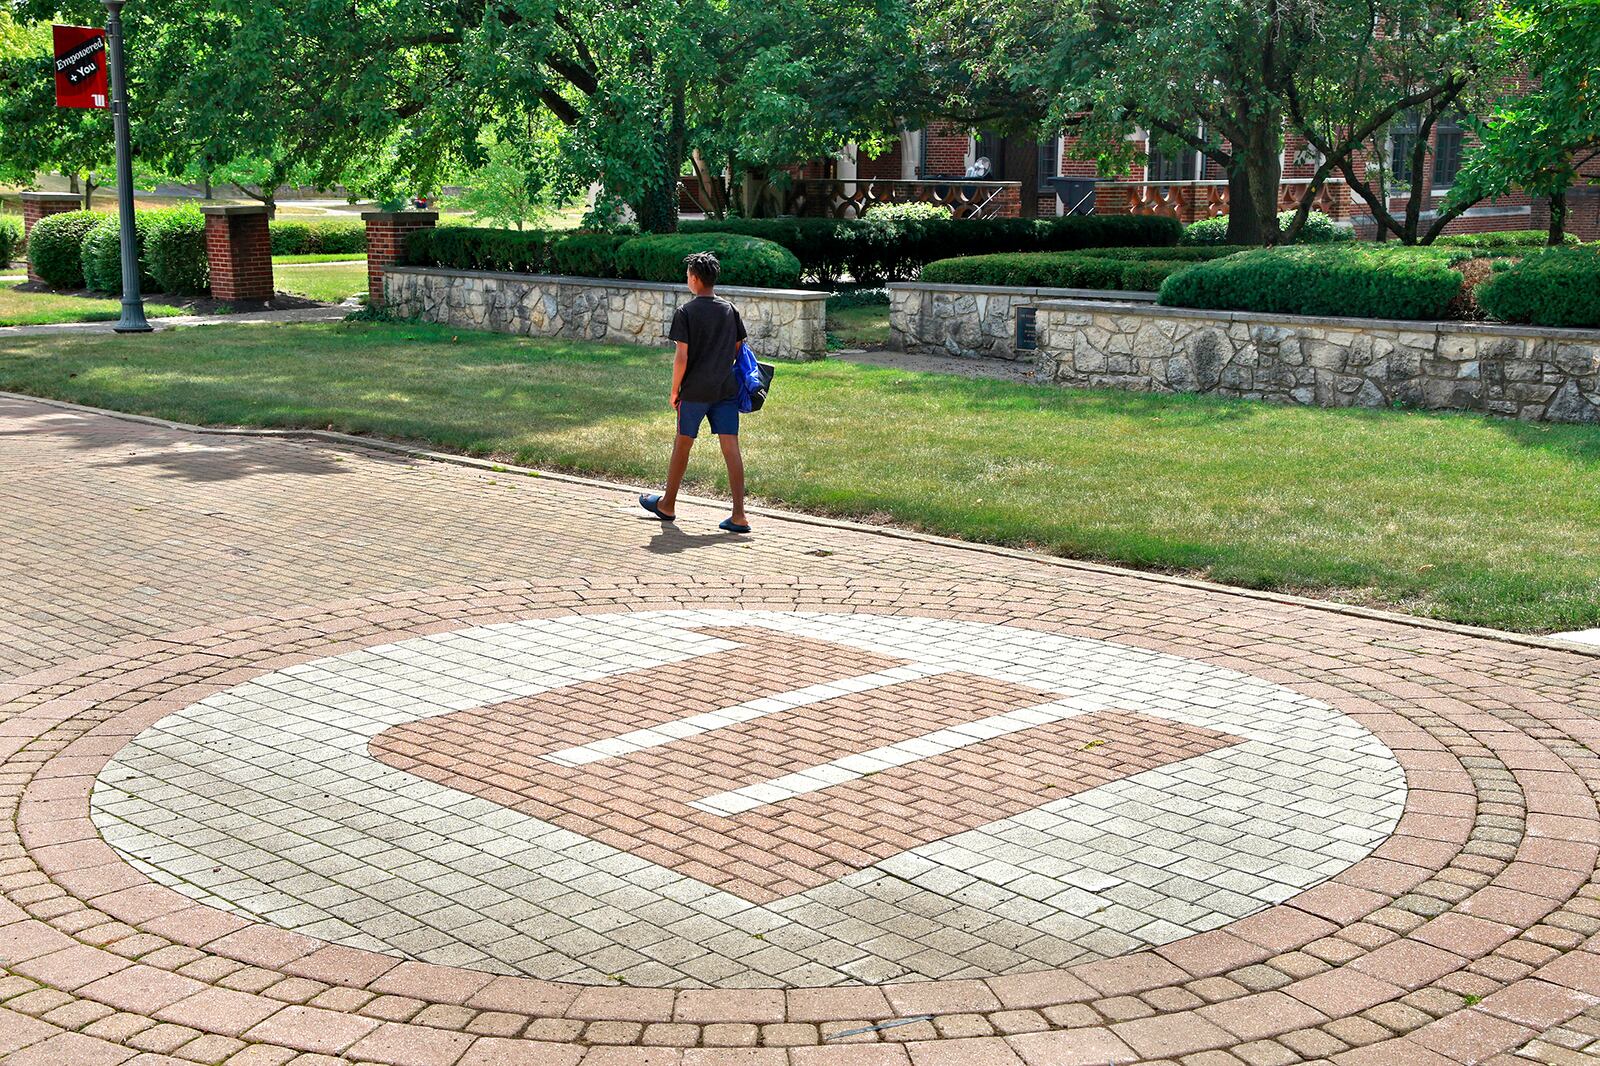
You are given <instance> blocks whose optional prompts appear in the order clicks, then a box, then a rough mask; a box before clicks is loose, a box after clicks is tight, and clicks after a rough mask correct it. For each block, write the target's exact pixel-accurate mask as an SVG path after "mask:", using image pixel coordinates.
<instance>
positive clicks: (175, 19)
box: [28, 0, 899, 229]
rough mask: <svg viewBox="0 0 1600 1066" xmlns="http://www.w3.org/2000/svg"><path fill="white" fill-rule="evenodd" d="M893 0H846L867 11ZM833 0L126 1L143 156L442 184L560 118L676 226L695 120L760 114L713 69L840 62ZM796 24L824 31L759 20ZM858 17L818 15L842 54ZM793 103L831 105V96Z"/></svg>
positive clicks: (629, 195)
mask: <svg viewBox="0 0 1600 1066" xmlns="http://www.w3.org/2000/svg"><path fill="white" fill-rule="evenodd" d="M28 2H29V3H30V4H31V5H32V6H33V7H34V8H36V9H37V10H38V11H40V12H43V11H45V9H46V8H47V7H53V4H54V0H51V2H50V3H49V4H47V3H46V0H28ZM898 2H899V0H850V4H851V5H853V7H854V8H855V9H858V10H873V9H877V8H880V7H887V8H892V7H893V6H894V5H895V4H897V3H898ZM828 6H833V7H844V6H846V4H845V0H775V2H774V3H772V4H769V5H761V4H757V3H755V2H753V0H631V2H628V3H604V4H596V3H588V2H581V0H496V2H494V3H489V2H487V0H461V2H456V0H451V2H448V3H446V2H443V0H370V2H364V3H362V4H361V5H360V6H359V7H357V6H355V5H353V4H351V3H350V2H349V0H312V2H310V3H307V2H306V0H253V2H249V3H245V2H243V0H233V2H225V3H212V2H209V0H146V2H142V3H140V4H139V5H137V7H132V6H130V8H129V9H128V10H127V12H126V13H125V16H124V17H125V22H126V25H127V34H128V44H129V56H130V60H129V73H130V76H131V77H132V79H133V92H134V97H135V100H136V101H137V104H136V108H135V119H136V122H137V125H138V130H137V134H136V140H137V144H138V149H139V152H140V154H141V155H142V156H143V157H145V160H146V162H147V164H149V165H158V166H160V167H161V168H162V169H165V170H167V171H169V172H174V173H176V172H182V171H184V170H186V169H188V168H190V167H191V166H194V165H195V164H197V163H198V164H200V165H201V166H202V167H215V166H220V165H222V164H225V163H227V162H230V161H233V160H240V159H264V160H270V161H271V162H272V163H273V164H274V165H282V166H286V167H300V166H303V167H305V168H306V169H307V171H308V172H309V173H310V174H311V175H312V180H313V182H314V183H316V184H319V185H323V186H327V185H331V184H333V183H334V182H335V181H338V180H339V179H340V178H342V177H346V176H348V175H352V174H357V175H360V176H362V178H363V179H364V180H365V181H367V182H370V183H371V186H372V187H370V188H369V189H367V190H363V191H371V192H374V193H376V194H378V195H392V194H395V193H397V192H402V191H403V192H411V191H414V190H419V189H420V190H427V189H432V188H437V187H438V186H439V185H440V184H441V183H442V182H441V178H442V176H443V175H445V174H447V173H452V172H459V171H461V170H464V169H465V170H470V169H472V168H476V167H479V166H482V165H484V164H485V163H486V162H487V161H488V160H487V149H486V145H488V144H493V143H498V142H501V141H508V140H514V139H516V137H517V135H518V133H519V131H525V130H527V129H528V128H530V125H534V126H537V125H539V124H540V123H542V122H544V121H546V120H552V121H554V122H555V123H558V124H559V126H560V131H561V132H560V135H559V136H558V137H556V138H553V139H551V140H550V141H549V142H548V143H544V144H542V145H540V146H539V149H540V150H541V151H546V152H549V153H551V154H552V156H553V159H554V161H555V162H556V163H558V164H559V166H560V169H561V171H562V173H563V175H564V180H566V181H568V182H570V183H571V184H573V185H585V184H587V183H589V182H591V181H593V182H598V183H599V184H600V185H601V187H602V189H603V196H602V198H601V204H600V205H599V206H600V209H601V211H602V212H604V211H607V210H609V209H610V208H611V207H612V206H614V205H617V204H625V205H627V206H628V207H629V208H631V209H632V211H633V212H634V214H635V215H636V216H637V217H638V219H639V221H640V223H641V225H643V226H645V227H646V228H649V229H670V228H672V227H673V226H674V225H675V222H676V211H677V190H676V186H677V181H678V176H679V174H680V173H681V172H682V168H683V165H684V162H685V160H686V158H687V157H688V155H689V151H690V148H691V144H690V140H691V138H692V137H693V136H698V135H704V136H705V137H706V138H707V139H708V143H709V140H710V139H711V138H712V136H713V135H714V134H715V135H716V136H721V137H725V138H726V139H727V140H728V141H736V140H738V139H739V138H740V137H742V136H743V135H744V134H741V133H738V132H729V131H728V126H729V123H730V121H737V122H738V123H740V124H742V125H743V126H744V129H745V132H746V133H748V132H749V129H750V126H749V123H748V119H747V118H746V116H744V115H741V114H739V113H738V112H737V110H736V109H735V108H734V107H733V106H732V103H733V101H732V100H731V99H730V98H729V97H728V96H727V95H726V93H724V94H721V95H719V94H716V93H706V92H702V88H703V87H706V86H724V87H726V86H728V85H733V84H737V83H739V82H740V81H741V80H743V79H744V78H745V76H746V75H748V74H749V73H750V71H751V70H752V68H753V65H754V64H755V63H756V62H757V61H758V59H759V58H760V57H762V56H763V55H771V54H772V53H771V52H770V51H766V49H769V48H773V47H776V48H787V49H788V50H789V53H790V54H792V55H794V56H797V57H799V58H803V59H807V60H809V61H811V62H812V66H811V69H812V71H813V72H814V73H815V74H817V75H818V76H819V78H821V77H823V76H831V72H830V71H829V70H828V69H827V67H826V65H825V64H824V63H822V62H820V61H818V60H817V57H816V56H814V55H811V54H810V53H809V51H808V50H809V49H811V48H812V44H811V43H810V42H811V41H814V40H815V39H817V36H818V34H819V32H820V31H818V30H817V29H816V28H815V23H816V21H817V20H808V19H807V18H806V17H805V14H806V12H807V11H808V10H809V9H811V8H825V7H828ZM80 10H81V12H82V14H83V16H84V17H90V16H89V12H91V11H93V10H96V5H94V4H93V3H92V2H90V0H68V13H69V14H70V13H71V12H73V11H80ZM822 21H823V22H826V18H824V19H823V20H822ZM751 27H757V29H752V28H751ZM796 27H807V33H808V34H810V35H811V36H810V37H807V36H805V35H798V34H796V35H793V37H792V38H790V39H777V40H770V39H766V38H765V37H763V36H761V35H762V34H771V33H791V34H792V33H793V31H794V29H795V28H796ZM853 28H860V23H859V22H857V23H853V24H851V25H848V26H839V27H833V28H830V29H829V30H828V32H827V33H825V34H821V36H823V37H826V38H827V39H828V40H829V41H830V47H831V48H832V51H831V52H830V53H829V54H830V55H832V56H840V55H843V54H844V52H845V49H846V46H847V45H848V39H847V38H846V37H845V34H846V33H847V32H848V31H849V30H850V29H853ZM829 34H831V35H832V36H831V37H830V36H829ZM853 69H859V67H857V68H853ZM701 101H711V102H713V103H714V105H715V107H714V109H713V110H712V111H709V112H703V111H701V110H699V108H700V102H701ZM791 117H792V118H793V119H794V121H796V122H797V123H799V124H801V125H810V124H812V123H814V122H825V123H830V124H837V117H836V115H835V114H834V113H833V112H831V111H819V110H816V109H806V110H802V111H800V112H799V113H797V114H796V115H794V116H791ZM721 150H722V149H721V147H720V146H719V147H718V149H717V151H718V152H720V151H721ZM374 157H383V158H384V159H385V161H386V162H387V164H388V165H387V166H386V167H385V168H384V169H383V170H382V172H374V171H373V170H372V169H371V167H370V163H369V161H370V160H371V159H373V158H374ZM380 186H381V188H380Z"/></svg>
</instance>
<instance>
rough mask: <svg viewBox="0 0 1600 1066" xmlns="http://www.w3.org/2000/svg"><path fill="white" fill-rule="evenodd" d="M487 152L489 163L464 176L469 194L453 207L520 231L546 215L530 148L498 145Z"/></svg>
mask: <svg viewBox="0 0 1600 1066" xmlns="http://www.w3.org/2000/svg"><path fill="white" fill-rule="evenodd" d="M488 152H489V158H488V161H487V162H486V163H484V165H483V166H481V167H479V168H478V169H477V170H474V171H472V172H471V173H469V174H467V175H465V176H464V181H465V182H466V185H467V191H466V192H464V193H462V194H461V195H460V196H457V197H456V198H455V200H454V205H455V206H456V207H458V208H460V209H461V210H463V211H470V212H472V213H473V214H474V215H476V216H477V217H478V218H481V219H486V220H488V221H490V222H493V223H495V224H497V225H502V226H505V225H511V226H516V227H517V229H519V230H520V229H522V228H523V227H525V226H526V225H527V224H528V223H529V222H532V221H533V220H534V219H536V218H538V217H539V216H540V215H541V214H544V213H545V211H546V210H547V208H548V204H549V201H548V200H547V199H546V198H545V197H544V196H542V195H541V191H542V190H541V187H540V186H541V183H540V180H539V177H538V175H537V173H532V174H530V172H529V168H528V166H527V163H526V160H528V158H529V155H530V153H529V151H528V148H527V146H525V145H518V144H516V143H513V142H511V141H496V142H494V143H493V144H491V145H489V148H488Z"/></svg>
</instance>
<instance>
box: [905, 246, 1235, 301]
mask: <svg viewBox="0 0 1600 1066" xmlns="http://www.w3.org/2000/svg"><path fill="white" fill-rule="evenodd" d="M1240 250H1241V249H1239V248H1237V247H1233V246H1230V245H1223V246H1221V247H1199V248H1091V249H1085V250H1084V251H1081V252H1001V253H999V254H996V255H973V256H962V257H960V258H957V259H941V260H939V261H938V262H936V263H929V264H928V265H927V266H926V267H924V268H923V270H922V280H923V281H931V282H941V283H943V284H947V285H1017V286H1028V287H1035V286H1036V287H1039V288H1059V289H1128V290H1132V291H1138V292H1153V291H1155V290H1156V289H1158V288H1160V286H1161V283H1162V281H1164V280H1165V279H1166V278H1167V277H1168V276H1170V275H1172V274H1174V273H1176V272H1178V271H1180V270H1183V269H1184V268H1186V267H1188V266H1190V265H1191V264H1193V263H1198V262H1205V261H1208V260H1212V259H1220V258H1222V257H1223V256H1227V255H1232V254H1233V253H1235V252H1238V251H1240Z"/></svg>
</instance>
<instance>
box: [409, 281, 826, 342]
mask: <svg viewBox="0 0 1600 1066" xmlns="http://www.w3.org/2000/svg"><path fill="white" fill-rule="evenodd" d="M383 285H384V289H383V291H384V303H385V305H386V306H387V307H388V308H389V309H390V310H392V311H393V312H394V313H395V314H397V315H400V316H401V317H406V318H413V317H414V318H420V319H422V320H424V321H427V322H440V323H444V324H447V325H453V326H465V327H468V328H472V329H487V330H493V331H494V332H497V333H520V334H525V335H528V336H535V337H569V338H572V339H575V340H605V341H613V342H621V343H626V344H650V345H665V344H668V343H670V342H669V341H668V340H667V330H668V328H669V327H670V326H671V325H672V313H673V312H674V311H675V310H677V308H678V305H679V304H682V303H686V302H687V301H688V300H689V299H690V298H691V297H690V293H689V290H688V288H687V287H686V286H684V285H669V284H663V283H658V282H649V281H625V280H621V279H611V278H577V277H564V276H553V275H547V274H501V273H491V272H488V271H472V270H446V269H442V268H436V267H390V268H389V269H388V270H387V271H385V273H384V281H383ZM717 295H719V296H721V297H723V298H724V299H726V300H727V301H728V302H730V303H732V304H733V305H734V306H735V307H737V308H738V309H739V315H740V317H741V318H743V319H744V324H745V328H746V329H747V330H748V331H749V333H750V347H751V348H752V349H753V350H754V351H755V353H756V355H757V356H758V357H759V358H763V359H766V358H775V359H793V360H801V359H821V358H823V356H824V355H826V354H827V348H828V339H827V333H826V307H827V299H828V294H827V293H825V292H812V291H809V290H806V289H750V288H742V287H739V286H730V287H719V288H718V289H717Z"/></svg>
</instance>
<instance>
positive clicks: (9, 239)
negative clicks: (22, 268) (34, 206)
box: [0, 215, 22, 267]
mask: <svg viewBox="0 0 1600 1066" xmlns="http://www.w3.org/2000/svg"><path fill="white" fill-rule="evenodd" d="M21 250H22V219H20V218H18V217H17V216H16V215H0V267H4V266H6V265H7V264H8V263H10V262H11V260H12V259H13V258H14V257H16V255H17V254H18V253H19V252H20V251H21Z"/></svg>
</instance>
